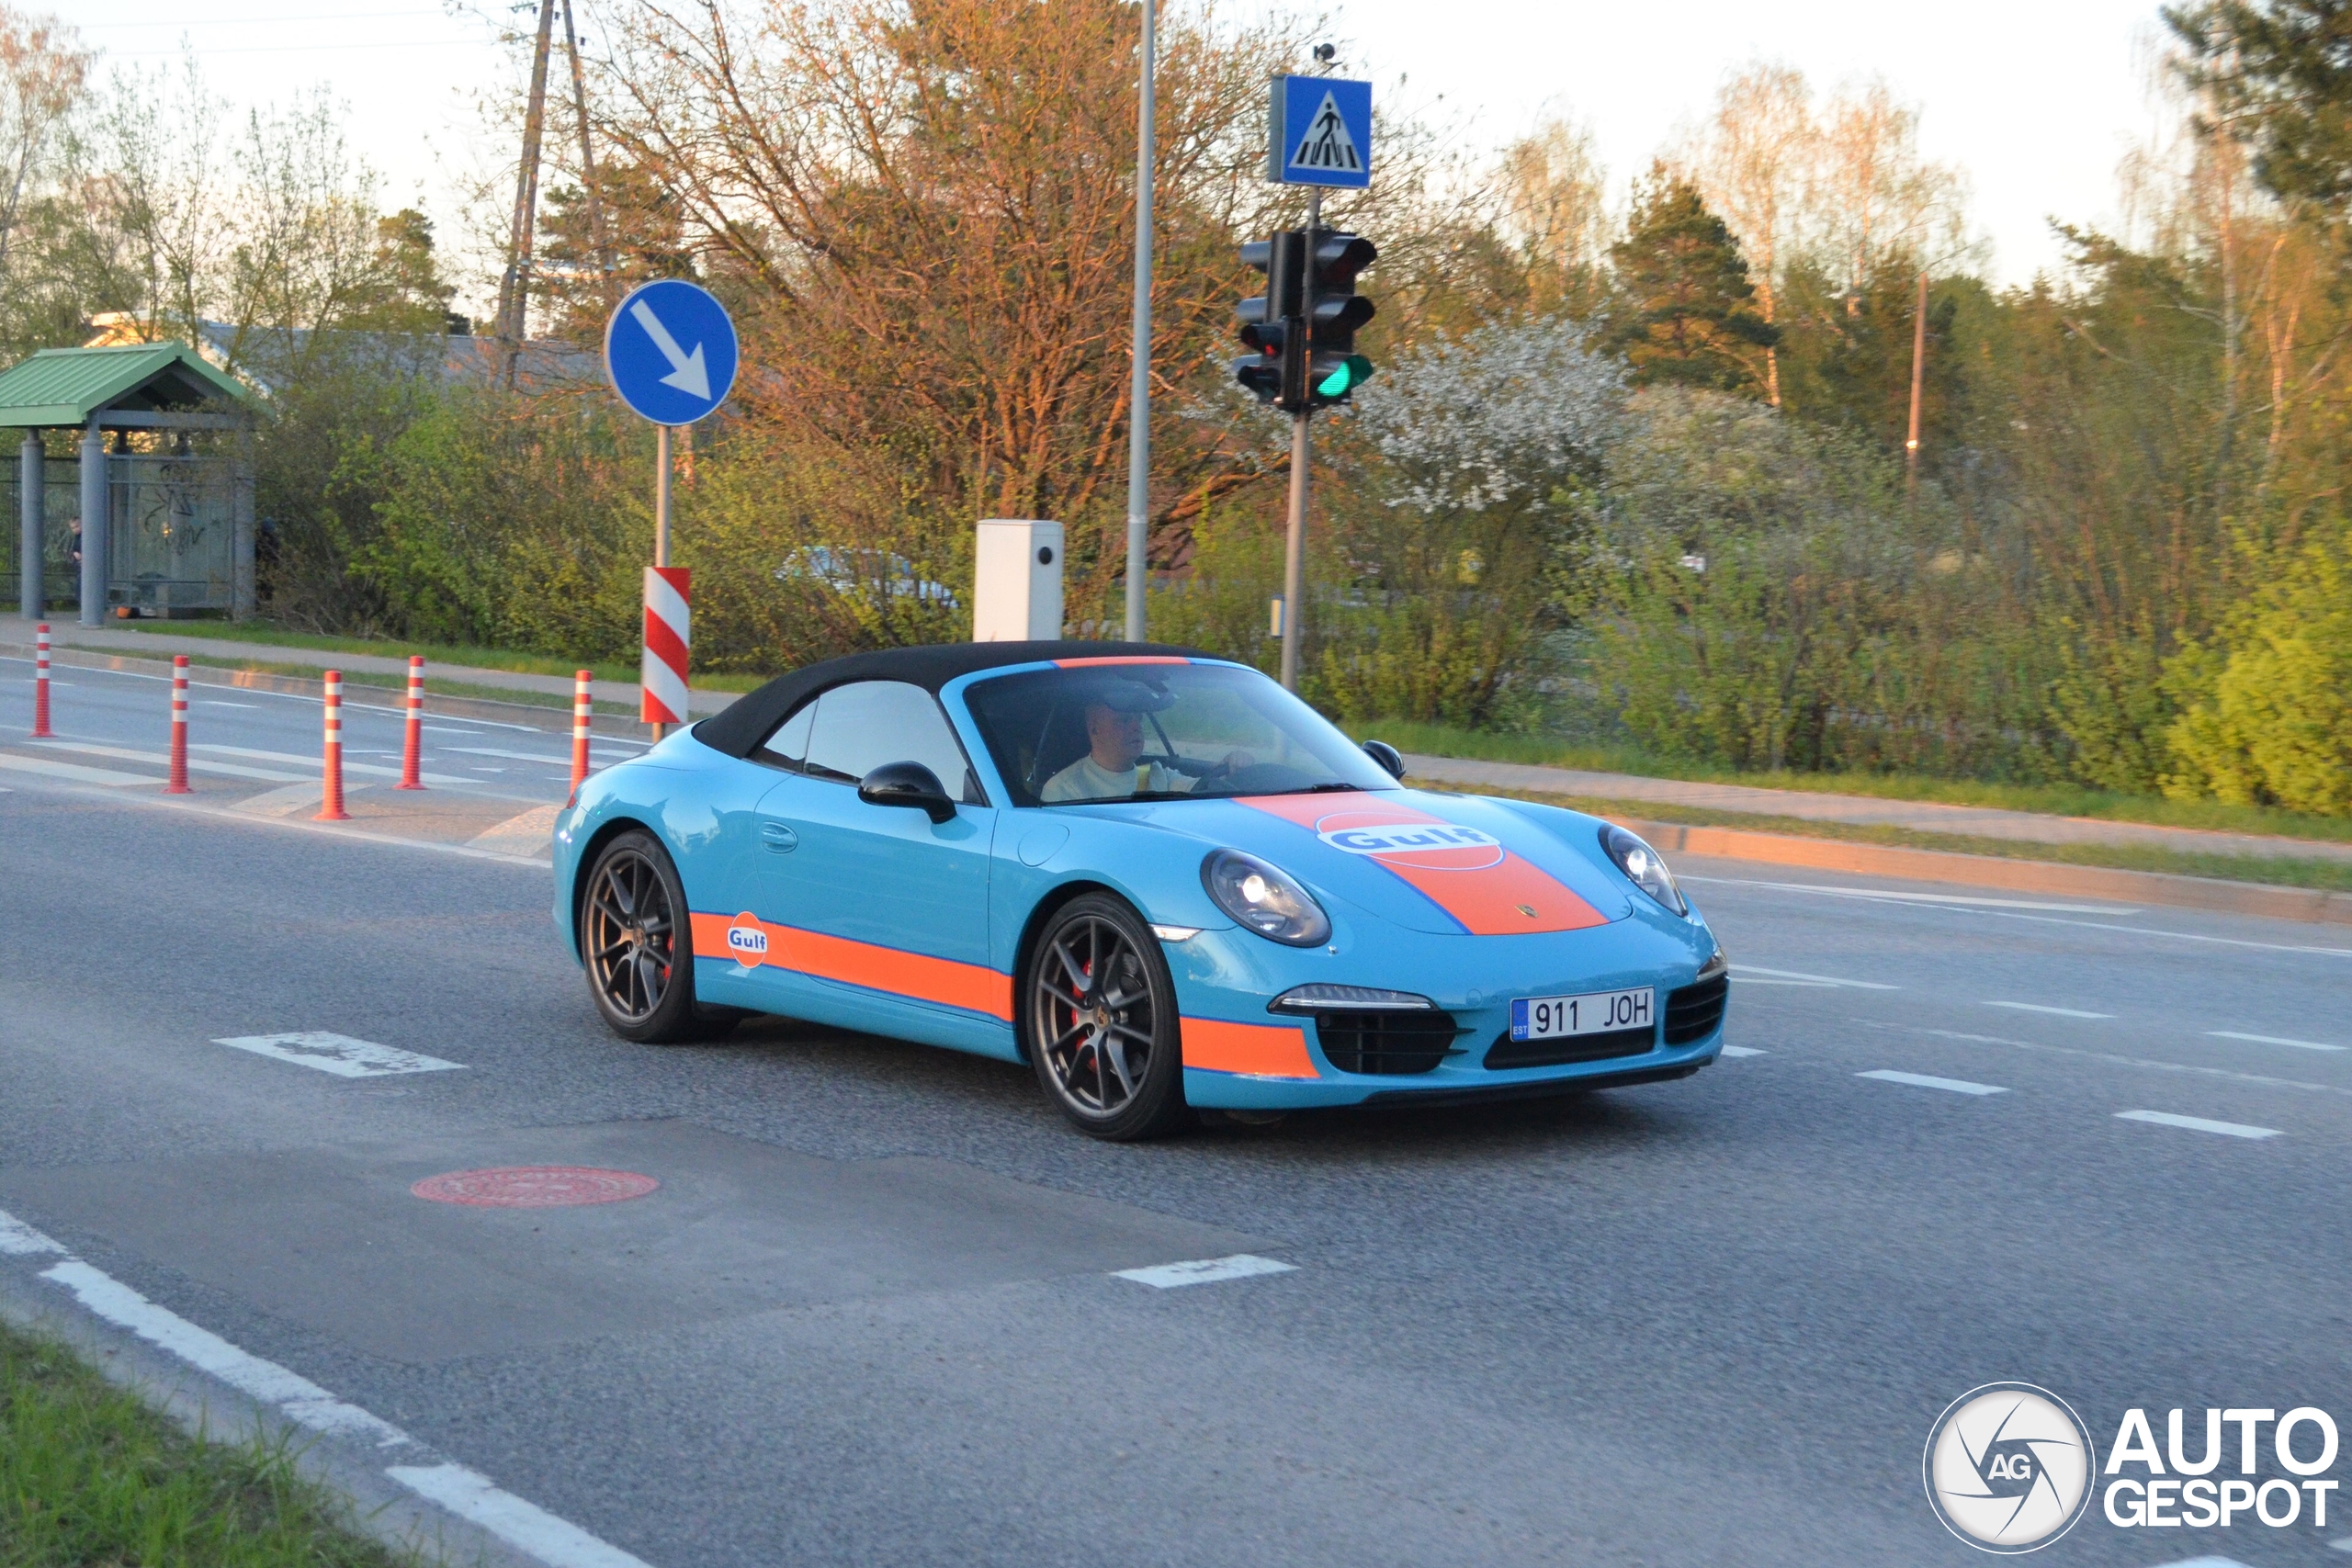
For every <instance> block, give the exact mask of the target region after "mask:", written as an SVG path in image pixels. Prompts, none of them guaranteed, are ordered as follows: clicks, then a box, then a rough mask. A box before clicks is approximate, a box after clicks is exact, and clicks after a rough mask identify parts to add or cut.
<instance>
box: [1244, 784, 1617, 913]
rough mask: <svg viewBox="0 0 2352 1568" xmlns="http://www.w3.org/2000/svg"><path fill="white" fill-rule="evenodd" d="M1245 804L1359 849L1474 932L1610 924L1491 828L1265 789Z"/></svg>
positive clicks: (1344, 847)
mask: <svg viewBox="0 0 2352 1568" xmlns="http://www.w3.org/2000/svg"><path fill="white" fill-rule="evenodd" d="M1241 804H1242V805H1244V806H1250V807H1256V808H1257V809H1259V810H1261V811H1263V812H1266V813H1268V814H1270V815H1272V816H1275V817H1280V818H1283V820H1285V821H1289V822H1295V823H1297V824H1298V825H1299V826H1300V827H1302V828H1305V829H1307V831H1309V832H1311V833H1313V834H1314V835H1315V836H1316V837H1317V838H1318V839H1320V840H1323V842H1325V843H1327V844H1329V845H1330V846H1331V847H1332V848H1333V849H1335V850H1339V851H1340V852H1342V853H1346V854H1351V855H1362V856H1363V857H1365V858H1366V859H1368V860H1370V861H1371V862H1372V863H1374V864H1375V865H1378V866H1380V867H1382V868H1384V869H1385V870H1386V871H1388V872H1390V873H1391V874H1394V875H1396V876H1397V877H1398V878H1399V879H1401V880H1402V881H1405V882H1408V883H1409V884H1411V885H1412V886H1413V888H1414V890H1415V891H1416V892H1419V894H1420V895H1421V896H1422V897H1426V898H1427V899H1429V901H1430V903H1432V904H1435V905H1436V906H1437V907H1438V908H1441V909H1443V910H1444V911H1445V912H1446V913H1447V914H1449V915H1451V916H1453V919H1455V920H1457V921H1458V922H1460V924H1461V926H1462V929H1463V930H1464V931H1468V932H1469V933H1470V934H1471V935H1473V936H1526V935H1530V934H1532V933H1535V932H1539V931H1582V930H1583V929H1584V928H1586V927H1588V926H1600V925H1606V924H1608V923H1609V922H1608V920H1607V919H1606V918H1605V917H1604V916H1603V915H1602V914H1601V913H1600V910H1598V909H1596V908H1593V907H1592V906H1591V905H1589V904H1588V903H1586V902H1585V901H1584V900H1583V899H1582V898H1579V897H1577V895H1576V894H1575V893H1574V892H1573V891H1571V890H1570V889H1569V888H1567V887H1566V886H1562V885H1561V884H1560V882H1559V881H1558V880H1557V879H1555V877H1553V875H1552V874H1550V873H1549V872H1546V871H1544V869H1543V868H1542V867H1540V866H1538V865H1536V864H1534V863H1532V862H1530V861H1527V860H1525V859H1522V858H1521V856H1518V855H1515V854H1513V853H1511V852H1510V850H1508V849H1506V848H1505V847H1504V846H1503V844H1502V843H1501V841H1500V840H1498V839H1496V838H1495V837H1494V836H1493V835H1492V834H1490V833H1487V832H1484V831H1482V830H1481V829H1476V828H1468V827H1464V826H1463V825H1462V824H1461V823H1459V822H1448V821H1446V820H1445V819H1444V818H1442V817H1432V816H1430V814H1429V813H1428V812H1426V811H1421V810H1419V809H1416V808H1415V807H1410V806H1402V805H1398V806H1389V805H1379V806H1362V805H1351V806H1344V807H1336V808H1335V807H1332V806H1331V805H1330V804H1329V802H1327V801H1318V800H1316V799H1313V798H1311V797H1308V796H1306V795H1260V796H1255V797H1251V798H1246V799H1244V800H1242V801H1241Z"/></svg>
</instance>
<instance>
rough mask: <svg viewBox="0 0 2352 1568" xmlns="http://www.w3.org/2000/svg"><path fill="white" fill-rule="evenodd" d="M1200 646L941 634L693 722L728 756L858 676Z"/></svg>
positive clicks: (930, 674)
mask: <svg viewBox="0 0 2352 1568" xmlns="http://www.w3.org/2000/svg"><path fill="white" fill-rule="evenodd" d="M1216 657H1217V655H1216V654H1214V653H1204V652H1202V651H1201V650H1200V649H1197V648H1176V647H1172V646H1170V645H1169V644H1167V643H1158V642H943V643H930V644H926V645H925V646H923V647H921V648H886V649H878V650H876V651H875V652H873V653H852V654H847V655H845V656H843V657H842V658H840V659H828V660H825V661H824V662H823V663H821V664H810V665H808V666H805V667H804V668H802V669H798V670H795V671H792V672H791V673H790V674H786V675H779V676H777V677H776V678H775V680H773V681H770V682H768V683H767V684H766V685H764V686H762V687H760V688H759V689H758V690H757V691H754V692H748V693H746V694H743V695H742V696H740V697H738V698H736V699H735V700H734V701H733V702H731V703H729V704H728V705H727V706H726V708H725V710H724V711H723V712H721V713H719V714H718V715H717V716H714V717H711V718H707V719H704V720H703V721H702V722H701V723H700V724H697V725H695V729H694V734H695V739H697V740H699V741H701V742H702V743H703V744H704V745H706V746H708V747H710V748H711V749H712V750H718V751H724V752H726V753H727V754H728V755H729V756H730V757H748V756H750V755H751V754H752V751H754V750H757V749H758V747H759V744H760V742H761V741H763V740H764V739H767V738H768V734H769V732H770V731H771V730H773V729H775V727H776V726H777V725H779V724H781V723H783V722H784V720H785V719H786V716H789V715H790V714H791V712H792V710H793V709H795V708H797V707H798V706H799V705H801V704H802V703H804V702H806V701H808V700H809V698H810V697H813V696H815V695H816V694H818V693H820V692H821V691H824V690H826V689H827V688H829V687H832V686H843V685H847V684H848V683H849V682H852V681H904V682H907V683H908V684H910V685H915V686H921V687H922V689H923V690H924V691H926V692H929V693H931V694H933V695H937V694H938V692H939V688H940V687H942V686H944V685H945V684H947V682H950V681H953V680H955V679H956V677H957V676H959V675H969V674H972V673H973V672H974V671H980V670H1001V669H1003V668H1004V667H1005V666H1006V665H1009V664H1037V663H1042V662H1044V661H1046V660H1055V659H1134V658H1159V659H1171V658H1173V659H1215V658H1216Z"/></svg>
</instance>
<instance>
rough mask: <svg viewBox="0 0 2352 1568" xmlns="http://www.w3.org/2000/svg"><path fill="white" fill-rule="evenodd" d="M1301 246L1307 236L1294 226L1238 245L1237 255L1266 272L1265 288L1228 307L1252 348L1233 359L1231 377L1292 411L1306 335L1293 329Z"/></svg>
mask: <svg viewBox="0 0 2352 1568" xmlns="http://www.w3.org/2000/svg"><path fill="white" fill-rule="evenodd" d="M1305 255H1306V235H1305V234H1304V233H1302V232H1301V231H1298V230H1295V229H1293V230H1288V231H1284V232H1283V233H1279V234H1276V235H1275V236H1274V237H1273V238H1272V239H1271V240H1253V241H1251V242H1250V243H1248V244H1246V245H1244V246H1242V247H1241V259H1242V261H1244V262H1245V263H1247V264H1248V265H1250V266H1253V267H1256V268H1257V269H1258V270H1259V271H1260V272H1262V273H1264V274H1265V275H1266V292H1265V293H1263V294H1262V295H1260V296H1259V297H1258V298H1256V299H1244V300H1243V301H1241V303H1240V304H1238V305H1237V306H1235V307H1234V310H1233V314H1234V317H1235V319H1236V320H1238V321H1239V322H1240V323H1241V343H1242V345H1243V346H1244V347H1246V348H1249V349H1250V350H1252V351H1253V352H1252V354H1251V355H1250V357H1249V358H1247V359H1237V360H1235V361H1234V362H1233V378H1234V379H1235V380H1237V381H1238V382H1240V383H1241V384H1242V385H1243V386H1245V387H1247V388H1249V389H1250V390H1251V391H1252V392H1255V393H1256V394H1257V395H1258V400H1259V401H1260V402H1261V403H1273V404H1276V405H1278V406H1280V407H1282V408H1284V409H1287V410H1290V411H1292V412H1296V411H1297V410H1299V409H1301V408H1304V407H1305V406H1306V337H1305V334H1304V333H1299V332H1296V331H1295V330H1294V329H1295V327H1296V325H1297V324H1298V306H1299V293H1298V289H1299V279H1300V277H1301V276H1302V275H1303V273H1304V270H1305V269H1304V267H1303V266H1302V265H1301V264H1302V262H1303V261H1304V259H1305Z"/></svg>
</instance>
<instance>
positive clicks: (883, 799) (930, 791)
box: [857, 762, 956, 822]
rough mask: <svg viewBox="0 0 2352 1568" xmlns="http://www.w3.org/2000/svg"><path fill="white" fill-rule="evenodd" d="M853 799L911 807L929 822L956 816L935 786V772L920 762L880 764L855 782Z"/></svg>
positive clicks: (954, 804)
mask: <svg viewBox="0 0 2352 1568" xmlns="http://www.w3.org/2000/svg"><path fill="white" fill-rule="evenodd" d="M857 798H858V799H860V800H862V801H864V802H865V804H866V805H868V806H911V807H914V808H915V809H916V810H917V811H920V812H922V814H923V815H924V816H926V817H928V818H931V819H932V820H933V822H945V821H949V820H952V819H953V818H954V817H955V815H956V803H955V802H954V801H952V800H950V799H948V798H947V792H946V791H945V790H944V789H942V788H941V787H940V786H939V775H938V774H937V773H933V772H932V771H931V770H930V769H929V768H926V767H924V766H923V765H922V763H921V762H885V763H883V764H882V765H881V766H880V767H878V768H876V769H875V770H874V771H873V772H872V773H868V774H866V775H865V777H864V778H862V779H860V780H858V781H857Z"/></svg>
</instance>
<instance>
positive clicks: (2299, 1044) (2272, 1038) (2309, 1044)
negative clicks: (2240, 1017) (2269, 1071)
mask: <svg viewBox="0 0 2352 1568" xmlns="http://www.w3.org/2000/svg"><path fill="white" fill-rule="evenodd" d="M2206 1034H2207V1035H2208V1036H2209V1037H2210V1038H2211V1039H2214V1040H2246V1041H2251V1042H2253V1043H2255V1044H2256V1045H2292V1046H2293V1047H2294V1048H2295V1049H2296V1050H2298V1051H2341V1050H2343V1049H2344V1047H2343V1046H2341V1045H2323V1044H2321V1043H2319V1042H2318V1041H2316V1040H2287V1039H2282V1038H2280V1037H2279V1036H2278V1035H2276V1034H2240V1033H2239V1032H2237V1031H2236V1030H2234V1029H2209V1030H2207V1031H2206Z"/></svg>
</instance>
